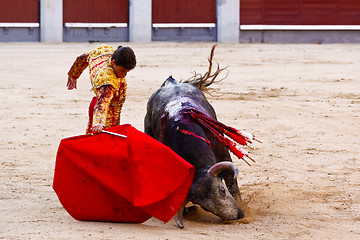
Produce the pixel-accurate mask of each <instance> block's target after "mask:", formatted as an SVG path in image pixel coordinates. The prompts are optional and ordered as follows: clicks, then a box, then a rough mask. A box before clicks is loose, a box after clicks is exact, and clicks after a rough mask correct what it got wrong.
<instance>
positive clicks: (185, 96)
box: [145, 77, 216, 138]
mask: <svg viewBox="0 0 360 240" xmlns="http://www.w3.org/2000/svg"><path fill="white" fill-rule="evenodd" d="M184 108H195V109H198V110H200V111H202V112H205V113H207V114H209V115H210V116H212V117H214V118H216V115H215V111H214V109H213V107H212V106H211V105H210V103H209V102H208V101H207V99H206V97H205V95H204V93H203V92H202V91H201V90H200V89H199V88H197V87H196V86H194V85H192V84H189V83H178V82H177V81H176V80H175V79H173V78H172V77H169V78H168V79H167V80H166V81H165V82H164V83H163V84H162V86H161V87H160V88H159V89H158V90H157V91H156V92H154V93H153V95H152V96H151V97H150V99H149V101H148V104H147V113H146V116H145V132H146V133H147V134H149V135H150V136H153V137H155V138H157V137H156V136H157V135H158V134H157V132H158V131H159V129H160V126H159V124H160V119H161V117H162V116H163V115H164V113H168V112H171V114H172V115H176V114H177V113H179V114H180V112H181V111H182V110H183V109H184Z"/></svg>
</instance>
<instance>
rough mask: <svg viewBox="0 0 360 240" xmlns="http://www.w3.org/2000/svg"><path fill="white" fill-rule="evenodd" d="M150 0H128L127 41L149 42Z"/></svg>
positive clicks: (150, 23) (150, 29)
mask: <svg viewBox="0 0 360 240" xmlns="http://www.w3.org/2000/svg"><path fill="white" fill-rule="evenodd" d="M151 3H152V1H151V0H130V1H129V41H130V42H150V41H151V31H152V18H151Z"/></svg>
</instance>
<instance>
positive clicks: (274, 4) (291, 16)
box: [240, 0, 360, 25]
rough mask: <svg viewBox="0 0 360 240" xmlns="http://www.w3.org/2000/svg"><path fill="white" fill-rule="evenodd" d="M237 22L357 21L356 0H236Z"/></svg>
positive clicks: (359, 12)
mask: <svg viewBox="0 0 360 240" xmlns="http://www.w3.org/2000/svg"><path fill="white" fill-rule="evenodd" d="M240 24H241V25H247V24H255V25H258V24H262V25H360V1H359V0H327V1H324V0H240Z"/></svg>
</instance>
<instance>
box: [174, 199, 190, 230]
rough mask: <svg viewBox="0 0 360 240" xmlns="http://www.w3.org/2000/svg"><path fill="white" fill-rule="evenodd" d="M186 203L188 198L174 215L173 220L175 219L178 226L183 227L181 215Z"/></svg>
mask: <svg viewBox="0 0 360 240" xmlns="http://www.w3.org/2000/svg"><path fill="white" fill-rule="evenodd" d="M187 203H188V200H187V199H186V200H185V201H184V202H183V204H182V205H181V207H180V209H179V210H178V211H177V213H176V215H175V220H176V223H177V225H178V226H179V228H184V223H183V215H184V208H185V205H186V204H187Z"/></svg>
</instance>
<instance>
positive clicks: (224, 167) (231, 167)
mask: <svg viewBox="0 0 360 240" xmlns="http://www.w3.org/2000/svg"><path fill="white" fill-rule="evenodd" d="M223 172H229V173H230V174H231V175H233V178H234V179H235V178H236V177H237V175H238V172H239V170H238V169H237V167H236V165H235V164H234V163H232V162H228V161H226V162H218V163H216V164H214V165H213V166H212V167H211V168H210V169H209V170H208V173H209V174H210V175H211V176H213V177H217V176H218V175H219V174H220V173H223Z"/></svg>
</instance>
